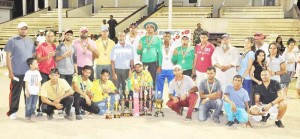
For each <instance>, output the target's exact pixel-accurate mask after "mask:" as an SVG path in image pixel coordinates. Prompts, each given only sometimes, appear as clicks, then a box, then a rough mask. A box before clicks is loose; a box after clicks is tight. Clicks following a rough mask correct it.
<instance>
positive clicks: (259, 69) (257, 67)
mask: <svg viewBox="0 0 300 139" xmlns="http://www.w3.org/2000/svg"><path fill="white" fill-rule="evenodd" d="M253 66H254V68H255V70H254V73H253V75H254V77H255V79H257V80H259V81H262V79H261V76H260V74H261V72H262V71H263V66H262V65H260V64H259V63H258V62H253ZM252 84H253V85H256V84H257V83H256V82H255V81H254V80H252Z"/></svg>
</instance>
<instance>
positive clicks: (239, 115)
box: [224, 102, 248, 123]
mask: <svg viewBox="0 0 300 139" xmlns="http://www.w3.org/2000/svg"><path fill="white" fill-rule="evenodd" d="M224 109H225V111H226V115H227V120H228V121H232V122H233V121H234V118H236V119H237V120H238V121H239V122H241V123H246V122H247V121H248V113H247V112H246V110H245V108H240V107H237V108H236V112H232V111H231V105H230V104H229V103H228V102H224Z"/></svg>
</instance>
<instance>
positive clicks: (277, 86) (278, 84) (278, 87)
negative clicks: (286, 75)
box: [275, 81, 281, 92]
mask: <svg viewBox="0 0 300 139" xmlns="http://www.w3.org/2000/svg"><path fill="white" fill-rule="evenodd" d="M275 89H276V91H277V92H278V91H280V90H281V85H280V83H279V82H278V81H276V83H275Z"/></svg>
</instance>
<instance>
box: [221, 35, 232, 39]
mask: <svg viewBox="0 0 300 139" xmlns="http://www.w3.org/2000/svg"><path fill="white" fill-rule="evenodd" d="M223 38H227V39H230V35H229V34H224V35H222V39H223Z"/></svg>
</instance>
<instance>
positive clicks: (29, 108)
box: [25, 95, 38, 117]
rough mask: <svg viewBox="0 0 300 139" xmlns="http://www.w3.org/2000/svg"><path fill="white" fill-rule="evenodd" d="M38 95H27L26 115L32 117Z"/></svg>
mask: <svg viewBox="0 0 300 139" xmlns="http://www.w3.org/2000/svg"><path fill="white" fill-rule="evenodd" d="M37 100H38V95H30V96H29V97H26V107H25V117H31V115H33V114H34V110H35V109H36V103H37Z"/></svg>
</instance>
